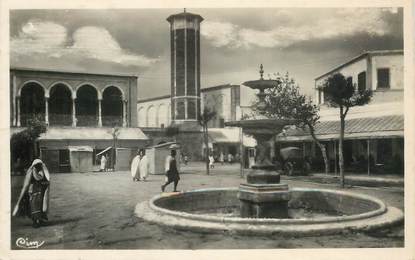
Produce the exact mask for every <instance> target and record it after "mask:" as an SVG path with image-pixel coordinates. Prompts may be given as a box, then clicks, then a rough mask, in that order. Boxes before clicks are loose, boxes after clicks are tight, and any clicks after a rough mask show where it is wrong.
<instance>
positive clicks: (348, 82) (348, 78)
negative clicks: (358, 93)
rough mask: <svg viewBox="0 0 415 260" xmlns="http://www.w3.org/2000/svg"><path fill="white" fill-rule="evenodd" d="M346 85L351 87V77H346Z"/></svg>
mask: <svg viewBox="0 0 415 260" xmlns="http://www.w3.org/2000/svg"><path fill="white" fill-rule="evenodd" d="M346 80H347V85H349V86H353V78H352V77H347V79H346Z"/></svg>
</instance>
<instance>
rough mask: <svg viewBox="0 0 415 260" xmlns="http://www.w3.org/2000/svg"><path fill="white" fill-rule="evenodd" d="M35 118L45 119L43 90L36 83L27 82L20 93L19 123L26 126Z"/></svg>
mask: <svg viewBox="0 0 415 260" xmlns="http://www.w3.org/2000/svg"><path fill="white" fill-rule="evenodd" d="M35 117H36V118H37V119H39V120H41V121H44V120H45V91H44V89H43V88H42V86H40V85H39V84H37V83H34V82H31V83H27V84H25V85H24V86H23V87H22V90H21V93H20V124H21V126H27V124H28V122H29V121H30V120H31V119H33V118H35Z"/></svg>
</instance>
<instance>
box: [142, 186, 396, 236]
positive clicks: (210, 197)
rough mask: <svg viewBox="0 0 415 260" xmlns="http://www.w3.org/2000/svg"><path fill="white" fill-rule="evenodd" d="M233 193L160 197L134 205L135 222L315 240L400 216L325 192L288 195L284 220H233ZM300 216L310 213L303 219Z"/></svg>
mask: <svg viewBox="0 0 415 260" xmlns="http://www.w3.org/2000/svg"><path fill="white" fill-rule="evenodd" d="M237 193H238V189H237V188H213V189H202V190H193V191H188V192H181V193H164V194H160V195H157V196H155V197H154V198H152V199H151V200H150V201H146V202H141V203H138V204H137V206H136V209H135V214H136V216H137V217H139V218H142V219H144V220H146V221H149V222H153V223H156V224H160V225H165V226H170V227H174V228H177V229H181V230H191V231H197V232H224V231H230V232H236V233H242V234H257V235H264V234H281V235H309V236H312V235H321V234H335V233H342V232H345V231H349V230H350V231H351V230H353V231H369V230H373V229H377V228H384V227H387V226H390V225H394V224H397V223H400V222H402V221H403V213H402V211H401V210H399V209H397V208H394V207H387V206H386V205H385V204H384V203H383V202H382V201H381V200H379V199H376V198H374V197H371V196H367V195H362V194H356V193H352V192H346V191H336V190H328V189H305V188H292V189H290V197H291V199H290V201H289V203H288V207H289V211H290V214H289V215H290V218H242V217H239V212H238V211H239V199H238V198H237ZM304 212H306V213H307V212H311V214H306V213H304Z"/></svg>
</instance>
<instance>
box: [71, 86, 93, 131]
mask: <svg viewBox="0 0 415 260" xmlns="http://www.w3.org/2000/svg"><path fill="white" fill-rule="evenodd" d="M75 107H76V109H75V111H76V119H77V123H76V125H77V126H97V118H98V92H97V90H96V89H95V88H94V87H93V86H91V85H82V86H80V87H79V88H78V89H77V91H76V106H75Z"/></svg>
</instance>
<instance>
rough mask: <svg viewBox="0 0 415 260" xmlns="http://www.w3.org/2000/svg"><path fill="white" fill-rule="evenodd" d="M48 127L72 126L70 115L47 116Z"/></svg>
mask: <svg viewBox="0 0 415 260" xmlns="http://www.w3.org/2000/svg"><path fill="white" fill-rule="evenodd" d="M49 125H52V126H70V125H72V115H70V114H49Z"/></svg>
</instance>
